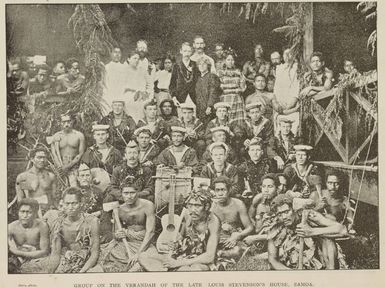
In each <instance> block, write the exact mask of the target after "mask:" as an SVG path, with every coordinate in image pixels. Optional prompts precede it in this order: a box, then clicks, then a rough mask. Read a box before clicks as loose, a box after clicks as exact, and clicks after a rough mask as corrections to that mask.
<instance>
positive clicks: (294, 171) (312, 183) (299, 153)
mask: <svg viewBox="0 0 385 288" xmlns="http://www.w3.org/2000/svg"><path fill="white" fill-rule="evenodd" d="M294 150H295V163H293V164H291V165H289V166H287V167H286V168H285V169H284V170H283V174H285V175H286V177H287V179H288V181H289V186H288V190H289V191H288V192H287V193H288V194H289V195H290V196H291V197H293V198H309V196H310V194H311V192H313V191H317V193H320V192H321V173H320V170H319V168H318V167H317V166H316V165H315V164H313V163H312V162H311V161H310V152H311V151H312V150H313V147H312V146H309V145H295V146H294Z"/></svg>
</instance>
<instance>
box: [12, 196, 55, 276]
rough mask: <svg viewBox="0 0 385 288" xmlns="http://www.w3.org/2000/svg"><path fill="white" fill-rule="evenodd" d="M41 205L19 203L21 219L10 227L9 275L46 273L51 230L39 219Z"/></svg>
mask: <svg viewBox="0 0 385 288" xmlns="http://www.w3.org/2000/svg"><path fill="white" fill-rule="evenodd" d="M38 210H39V203H38V202H37V201H36V200H35V199H31V198H24V199H22V200H21V201H20V202H19V210H18V216H19V219H18V220H16V221H14V222H12V223H11V224H9V225H8V251H9V255H8V273H45V272H46V271H45V267H44V265H45V264H44V262H45V261H44V260H46V259H44V258H42V257H44V256H47V255H48V253H49V229H48V226H47V224H46V223H45V222H44V221H42V220H40V219H38V218H37V211H38Z"/></svg>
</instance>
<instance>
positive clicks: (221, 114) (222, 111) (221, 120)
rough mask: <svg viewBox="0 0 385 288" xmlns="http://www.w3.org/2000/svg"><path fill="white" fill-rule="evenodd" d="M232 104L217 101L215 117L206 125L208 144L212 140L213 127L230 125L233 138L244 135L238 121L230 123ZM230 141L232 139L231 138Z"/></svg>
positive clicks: (230, 134) (230, 133)
mask: <svg viewBox="0 0 385 288" xmlns="http://www.w3.org/2000/svg"><path fill="white" fill-rule="evenodd" d="M230 108H231V106H230V104H229V103H226V102H218V103H215V105H214V109H215V115H216V117H215V119H213V120H211V121H210V122H209V123H208V124H207V126H206V133H205V139H206V145H207V146H209V145H210V144H211V143H213V142H212V135H211V129H212V128H214V127H218V126H227V127H229V136H230V137H231V138H233V137H234V136H236V137H235V138H238V137H242V130H241V129H240V128H241V127H238V126H237V124H236V122H232V123H229V118H228V116H229V111H230ZM229 142H231V141H230V139H229Z"/></svg>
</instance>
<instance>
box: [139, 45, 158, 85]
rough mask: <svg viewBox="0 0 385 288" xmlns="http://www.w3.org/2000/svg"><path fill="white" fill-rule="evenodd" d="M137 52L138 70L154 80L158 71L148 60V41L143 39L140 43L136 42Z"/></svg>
mask: <svg viewBox="0 0 385 288" xmlns="http://www.w3.org/2000/svg"><path fill="white" fill-rule="evenodd" d="M136 51H137V52H138V54H139V64H138V69H140V70H142V71H143V72H145V73H146V74H148V75H150V76H152V79H153V76H154V74H155V72H156V71H155V70H156V69H155V65H151V63H150V61H149V60H148V58H147V54H148V45H147V41H146V40H143V39H141V40H139V41H138V42H136Z"/></svg>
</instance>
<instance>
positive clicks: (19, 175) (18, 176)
mask: <svg viewBox="0 0 385 288" xmlns="http://www.w3.org/2000/svg"><path fill="white" fill-rule="evenodd" d="M28 173H29V172H28V170H27V171H24V172H21V173H20V174H18V175H17V177H16V182H19V181H22V180H25V179H26V178H27V176H28Z"/></svg>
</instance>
